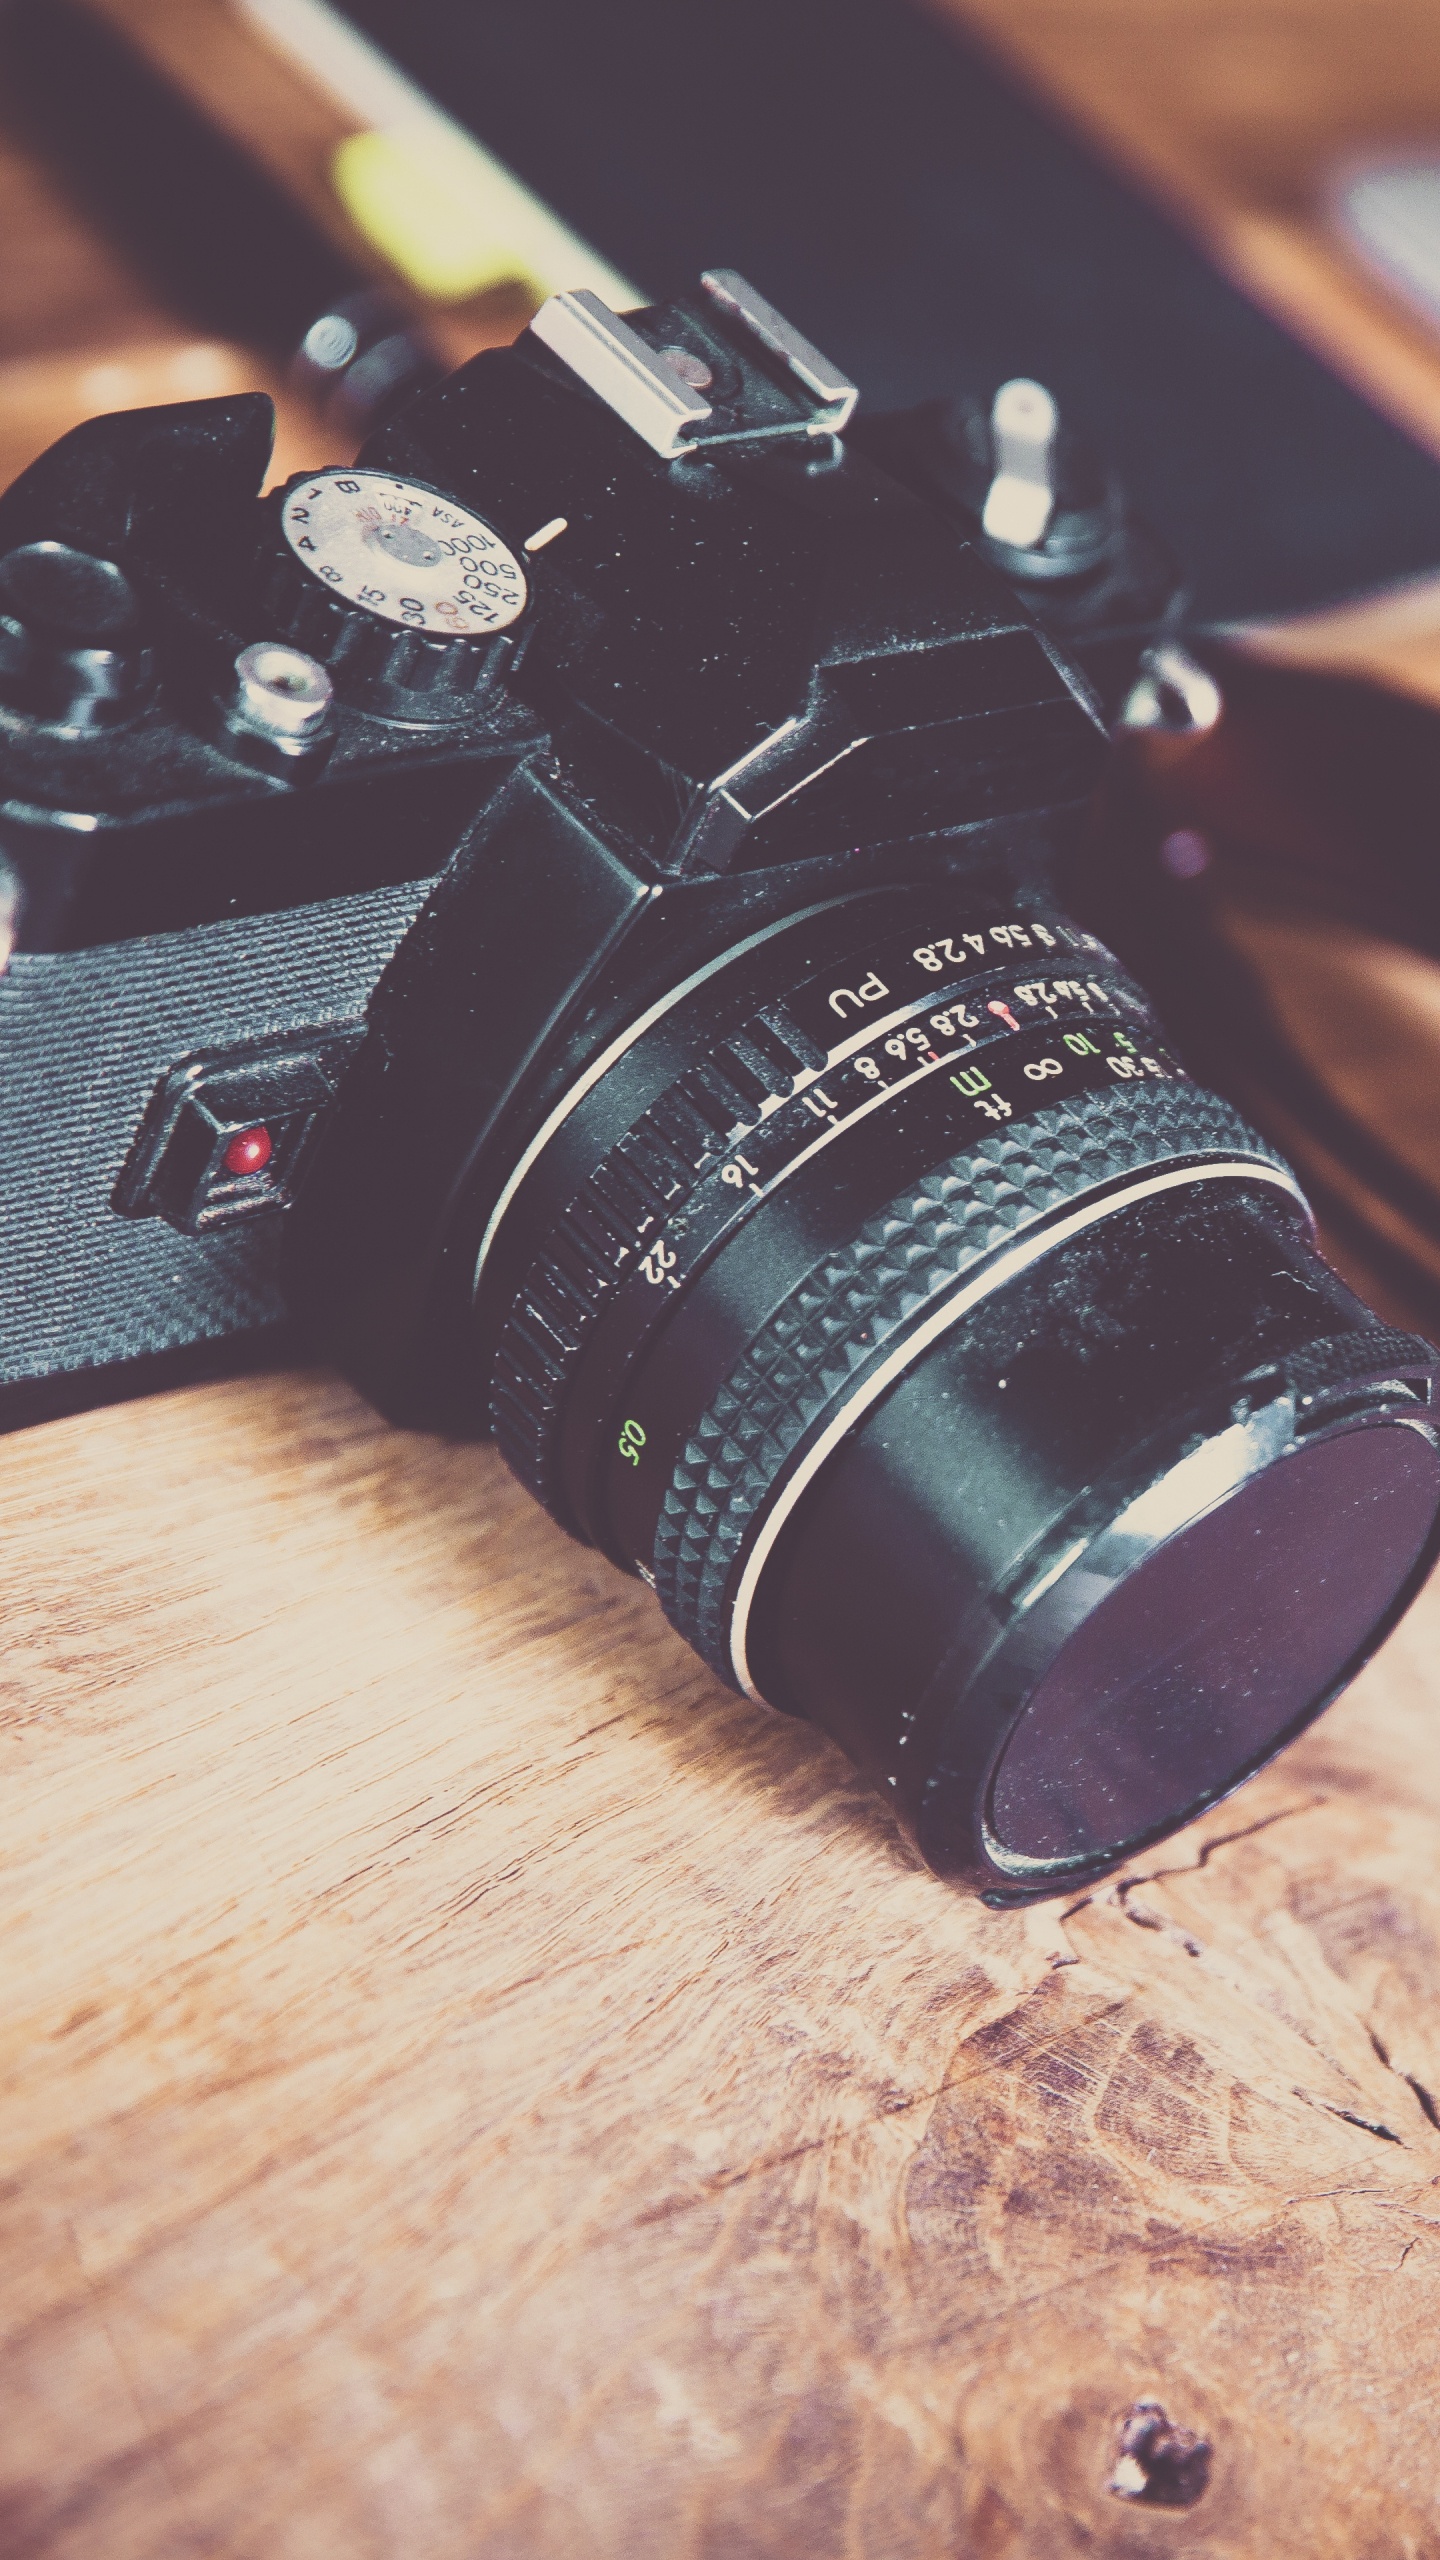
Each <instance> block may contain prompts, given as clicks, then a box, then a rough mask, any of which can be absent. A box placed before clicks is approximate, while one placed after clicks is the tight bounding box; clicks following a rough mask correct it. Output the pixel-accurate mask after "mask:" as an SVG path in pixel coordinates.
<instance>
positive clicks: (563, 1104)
mask: <svg viewBox="0 0 1440 2560" xmlns="http://www.w3.org/2000/svg"><path fill="white" fill-rule="evenodd" d="M871 894H874V893H871ZM861 904H863V894H862V896H861V897H856V896H854V895H853V894H852V895H851V896H849V897H844V898H822V899H821V900H820V902H819V904H818V905H817V906H813V907H802V908H801V909H800V911H799V913H798V914H796V915H790V916H781V917H780V918H779V920H778V921H777V922H776V923H775V924H767V925H765V926H764V927H762V929H761V931H760V932H759V933H752V934H750V935H749V936H748V937H747V938H746V940H745V941H744V942H736V943H733V944H732V945H731V947H730V949H729V950H728V951H722V952H721V953H720V954H719V957H718V958H717V959H714V960H707V961H706V963H705V966H704V968H703V969H696V970H694V971H692V973H691V975H690V976H689V977H688V978H683V979H682V980H681V982H680V984H679V986H678V987H671V988H670V989H669V991H668V992H667V993H666V994H665V995H663V996H658V997H657V998H656V1000H655V1002H654V1004H652V1005H651V1006H650V1007H649V1009H648V1011H646V1012H645V1013H642V1014H640V1015H639V1016H638V1018H637V1019H636V1020H635V1021H634V1022H632V1023H631V1024H630V1025H629V1027H628V1028H627V1029H626V1030H624V1031H622V1032H621V1034H620V1036H619V1038H618V1039H616V1040H612V1041H611V1043H610V1046H609V1048H608V1049H605V1050H602V1052H601V1054H600V1056H599V1057H598V1058H596V1059H595V1060H594V1061H593V1063H592V1064H591V1065H590V1066H588V1067H587V1068H586V1070H585V1073H584V1074H583V1076H581V1077H580V1078H579V1079H578V1080H577V1082H576V1083H574V1084H573V1085H572V1086H571V1087H570V1090H569V1092H568V1093H567V1094H566V1095H565V1096H564V1099H563V1100H562V1101H560V1102H557V1103H556V1105H555V1108H554V1110H553V1111H552V1112H551V1114H550V1117H549V1119H548V1120H546V1121H544V1122H542V1124H541V1126H540V1128H539V1129H537V1130H536V1133H535V1135H534V1137H533V1138H532V1139H531V1141H530V1144H529V1146H528V1147H527V1148H526V1150H525V1152H524V1154H523V1155H522V1157H521V1158H520V1161H519V1163H518V1164H517V1165H516V1167H515V1170H514V1172H513V1173H512V1174H511V1176H510V1179H509V1181H508V1182H507V1183H506V1185H505V1188H504V1190H503V1191H502V1192H501V1194H500V1197H499V1199H498V1200H497V1201H496V1203H495V1206H494V1208H493V1209H492V1210H491V1212H490V1216H489V1220H488V1222H487V1224H486V1228H485V1233H484V1234H483V1236H482V1237H481V1239H480V1250H479V1252H478V1254H477V1255H476V1257H475V1277H474V1280H473V1282H472V1284H471V1296H472V1299H473V1298H475V1297H477V1296H478V1295H479V1290H480V1279H481V1274H482V1273H483V1271H484V1269H485V1265H486V1262H487V1261H488V1259H489V1256H490V1250H491V1247H492V1246H493V1244H494V1242H495V1238H496V1236H497V1235H498V1234H499V1232H500V1222H501V1220H502V1218H503V1217H504V1215H505V1212H506V1210H507V1209H508V1208H509V1206H510V1203H511V1201H512V1200H513V1199H514V1197H515V1194H516V1192H517V1191H518V1190H519V1188H520V1185H521V1183H522V1182H523V1181H524V1180H525V1177H526V1175H527V1174H528V1173H529V1171H530V1168H531V1166H532V1165H533V1164H534V1162H535V1160H536V1158H537V1156H540V1155H542V1154H543V1153H544V1151H545V1149H546V1147H548V1146H549V1144H550V1141H551V1139H552V1138H553V1137H554V1135H555V1132H556V1130H557V1129H559V1128H562V1127H563V1126H564V1124H565V1122H566V1121H567V1120H568V1119H569V1117H570V1114H571V1112H572V1111H574V1110H575V1109H576V1108H577V1106H578V1105H579V1104H580V1103H582V1102H583V1101H584V1099H585V1096H586V1094H587V1093H589V1092H590V1091H591V1090H592V1088H593V1087H594V1086H595V1085H597V1084H598V1083H599V1082H600V1079H601V1077H602V1076H605V1075H608V1074H609V1072H610V1069H611V1068H612V1067H613V1066H616V1065H618V1063H619V1061H620V1060H621V1059H622V1058H623V1057H624V1055H625V1052H626V1050H627V1049H633V1047H634V1046H635V1043H636V1041H637V1040H639V1039H642V1038H643V1037H644V1035H645V1033H646V1032H647V1031H652V1030H653V1029H654V1027H655V1025H656V1023H657V1022H660V1021H662V1020H663V1019H664V1016H665V1015H666V1014H667V1013H669V1012H671V1011H672V1010H673V1008H674V1007H675V1006H676V1005H677V1004H680V1003H682V1002H683V1000H684V998H685V997H686V996H691V995H693V994H694V992H695V990H696V988H697V987H703V986H704V984H705V981H706V979H707V978H713V977H714V975H715V973H716V971H717V970H718V969H728V967H729V965H730V963H731V961H732V960H743V959H744V957H745V954H746V952H747V951H758V949H759V947H760V945H761V943H762V942H772V941H773V940H774V938H775V936H776V934H777V933H788V932H789V930H790V928H791V926H792V925H797V924H805V923H806V922H808V920H809V918H810V917H811V916H823V915H828V914H829V912H830V910H831V909H832V908H833V907H858V906H860V905H861Z"/></svg>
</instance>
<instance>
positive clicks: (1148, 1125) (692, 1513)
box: [653, 1081, 1293, 1687]
mask: <svg viewBox="0 0 1440 2560" xmlns="http://www.w3.org/2000/svg"><path fill="white" fill-rule="evenodd" d="M1215 1156H1221V1157H1224V1158H1227V1159H1231V1158H1235V1157H1237V1156H1238V1157H1239V1158H1241V1159H1242V1161H1243V1160H1247V1159H1248V1160H1251V1161H1253V1162H1254V1163H1255V1164H1256V1166H1257V1169H1258V1168H1259V1167H1261V1166H1266V1167H1273V1168H1274V1169H1275V1170H1277V1171H1278V1172H1280V1173H1281V1174H1282V1175H1285V1176H1286V1178H1287V1180H1292V1181H1293V1177H1291V1176H1290V1175H1289V1169H1288V1167H1287V1166H1286V1164H1285V1161H1284V1159H1283V1157H1281V1156H1280V1155H1278V1154H1277V1153H1276V1152H1275V1150H1274V1149H1273V1148H1271V1147H1270V1146H1269V1145H1267V1143H1266V1141H1265V1140H1264V1139H1263V1138H1261V1137H1259V1136H1258V1135H1257V1134H1256V1132H1255V1131H1254V1130H1253V1129H1251V1128H1250V1127H1249V1126H1248V1124H1247V1123H1246V1122H1245V1121H1244V1120H1242V1119H1241V1117H1240V1115H1239V1113H1238V1112H1236V1111H1233V1110H1232V1109H1231V1108H1230V1106H1229V1104H1228V1103H1225V1102H1222V1101H1220V1100H1219V1099H1218V1097H1217V1096H1215V1095H1214V1094H1210V1093H1207V1092H1205V1091H1204V1089H1203V1088H1201V1087H1197V1086H1195V1085H1193V1084H1190V1083H1189V1082H1188V1081H1186V1082H1185V1083H1182V1084H1161V1085H1153V1086H1148V1087H1146V1088H1144V1089H1143V1090H1142V1089H1137V1088H1135V1087H1131V1088H1129V1089H1127V1090H1126V1091H1125V1092H1123V1093H1115V1094H1110V1093H1094V1094H1089V1095H1083V1096H1080V1097H1077V1099H1076V1100H1075V1101H1074V1102H1072V1103H1070V1104H1068V1105H1062V1106H1060V1107H1057V1108H1056V1109H1054V1110H1051V1111H1048V1112H1046V1113H1044V1114H1043V1115H1041V1116H1040V1117H1038V1118H1037V1119H1035V1120H1030V1121H1025V1122H1022V1123H1020V1124H1019V1125H1018V1126H1016V1127H1015V1128H1013V1129H1011V1130H1006V1129H997V1130H996V1131H995V1132H994V1134H993V1135H991V1136H988V1137H986V1138H984V1139H982V1140H981V1141H980V1142H979V1144H978V1145H977V1146H976V1147H975V1149H974V1150H973V1152H970V1153H967V1154H965V1155H959V1156H952V1157H951V1158H950V1159H949V1161H948V1162H946V1163H944V1164H941V1165H938V1166H937V1167H936V1168H935V1169H934V1171H933V1172H930V1173H928V1174H926V1175H924V1176H923V1177H922V1179H921V1180H919V1181H918V1182H914V1183H912V1184H910V1185H909V1186H908V1188H907V1189H906V1190H905V1191H904V1192H903V1193H902V1194H901V1195H900V1197H899V1198H898V1199H896V1200H893V1201H891V1202H890V1203H889V1205H888V1206H887V1207H886V1208H885V1209H883V1210H881V1211H880V1212H879V1213H878V1215H876V1216H875V1217H872V1218H870V1219H868V1220H867V1221H866V1223H865V1225H864V1226H863V1227H862V1228H861V1229H860V1231H859V1233H858V1234H857V1235H856V1236H855V1237H854V1238H853V1239H852V1240H851V1241H850V1242H849V1243H848V1244H846V1245H844V1246H841V1247H840V1248H838V1249H837V1250H836V1251H834V1252H832V1253H829V1254H827V1255H826V1256H825V1257H824V1259H823V1260H822V1261H821V1262H820V1263H818V1264H817V1265H816V1267H815V1268H814V1269H813V1270H812V1271H811V1272H810V1273H809V1274H808V1275H807V1276H806V1278H805V1279H804V1280H803V1281H801V1282H800V1284H799V1285H798V1287H796V1288H795V1289H794V1290H793V1291H792V1292H791V1295H790V1297H789V1298H788V1299H787V1301H786V1303H785V1305H784V1306H783V1307H782V1308H781V1309H780V1311H779V1313H778V1314H777V1315H776V1316H774V1317H773V1318H772V1319H771V1321H770V1323H769V1324H768V1325H767V1326H766V1328H765V1330H764V1331H763V1333H761V1334H760V1335H759V1336H758V1337H757V1339H756V1340H755V1341H754V1342H753V1343H752V1344H751V1345H750V1347H749V1349H748V1350H747V1351H746V1353H745V1354H744V1356H743V1358H742V1359H741V1360H739V1361H738V1362H737V1363H736V1366H735V1367H734V1369H732V1371H731V1373H730V1376H729V1377H728V1378H727V1380H726V1382H725V1384H724V1386H723V1387H722V1388H721V1389H720V1392H719V1394H718V1395H717V1396H716V1397H715V1399H714V1402H713V1403H712V1404H711V1406H710V1409H709V1411H708V1412H707V1413H706V1414H705V1415H704V1416H703V1417H702V1419H701V1420H700V1422H699V1423H698V1424H697V1425H696V1427H695V1430H694V1431H693V1433H692V1434H691V1436H690V1439H689V1441H688V1443H687V1445H686V1448H685V1450H684V1453H683V1455H682V1457H681V1458H680V1460H679V1462H678V1464H677V1465H676V1467H675V1470H674V1474H673V1476H672V1478H671V1482H670V1486H669V1488H668V1490H667V1492H666V1495H665V1500H664V1504H663V1506H662V1509H661V1514H660V1520H659V1526H658V1529H657V1532H656V1539H655V1549H654V1566H653V1569H654V1575H655V1587H656V1590H657V1592H658V1594H659V1597H660V1601H661V1604H662V1606H663V1608H664V1610H665V1614H666V1616H667V1617H668V1618H669V1619H670V1621H671V1623H672V1625H673V1626H675V1627H677V1628H678V1629H679V1632H680V1633H681V1635H683V1636H684V1637H685V1638H686V1639H687V1641H688V1642H689V1643H690V1644H692V1645H693V1646H694V1647H695V1649H696V1651H697V1652H698V1653H700V1654H701V1655H702V1656H703V1657H704V1659H705V1661H706V1662H708V1663H709V1665H710V1667H711V1669H712V1670H713V1671H715V1672H716V1673H717V1674H718V1675H719V1677H720V1678H721V1679H722V1680H724V1681H726V1682H727V1683H728V1684H729V1685H730V1686H731V1687H735V1686H738V1683H737V1681H736V1678H735V1673H734V1668H733V1665H732V1660H731V1610H732V1602H733V1595H734V1590H735V1585H736V1582H737V1579H738V1576H739V1573H740V1571H741V1569H742V1567H743V1563H744V1559H745V1555H746V1551H747V1549H748V1547H749V1546H750V1544H751V1542H752V1540H753V1538H754V1537H755V1535H756V1534H757V1533H758V1530H759V1528H760V1525H761V1520H762V1515H763V1514H764V1512H765V1510H766V1509H767V1507H768V1505H769V1503H770V1501H771V1499H772V1497H773V1496H774V1495H775V1493H776V1492H777V1490H778V1489H779V1487H780V1486H781V1484H782V1482H783V1480H784V1478H785V1477H786V1475H787V1474H788V1473H789V1470H790V1467H791V1463H792V1460H793V1458H794V1456H795V1453H796V1452H797V1450H798V1449H799V1447H800V1444H801V1443H802V1442H803V1441H805V1440H807V1439H808V1438H809V1437H810V1436H811V1435H812V1433H813V1432H814V1431H815V1430H816V1429H817V1427H820V1426H822V1425H823V1423H824V1421H825V1419H826V1417H827V1416H828V1415H830V1414H831V1413H832V1412H833V1411H835V1410H836V1409H837V1408H839V1407H841V1406H842V1405H843V1403H844V1402H845V1400H846V1395H847V1390H849V1389H851V1387H852V1384H853V1382H854V1381H855V1380H856V1378H857V1375H858V1373H859V1372H861V1371H862V1370H865V1369H867V1368H869V1367H871V1366H872V1365H873V1364H875V1362H876V1359H877V1354H878V1353H879V1352H880V1351H881V1350H882V1349H883V1347H884V1345H885V1344H887V1343H893V1342H895V1341H897V1340H898V1339H899V1338H900V1337H901V1336H903V1334H904V1333H905V1332H906V1331H908V1330H909V1329H911V1328H912V1327H914V1326H916V1325H917V1324H918V1322H919V1321H920V1319H921V1318H922V1317H923V1315H924V1313H925V1311H926V1309H927V1308H929V1307H932V1306H934V1305H935V1304H936V1302H937V1300H938V1299H939V1297H940V1296H941V1295H942V1294H943V1293H944V1292H946V1291H948V1290H949V1289H950V1288H951V1287H952V1285H953V1284H954V1283H955V1282H956V1281H957V1280H959V1279H960V1278H961V1277H962V1275H963V1274H964V1273H965V1272H967V1271H969V1270H971V1269H973V1268H974V1267H975V1266H976V1265H978V1264H979V1263H981V1262H982V1261H984V1260H985V1259H986V1258H987V1257H988V1256H990V1255H991V1254H993V1253H995V1252H996V1251H997V1250H998V1249H1000V1248H1002V1247H1003V1246H1004V1245H1006V1244H1007V1243H1011V1242H1013V1241H1015V1240H1016V1239H1017V1238H1018V1237H1019V1236H1021V1235H1022V1234H1023V1233H1024V1232H1025V1230H1026V1229H1027V1228H1030V1227H1033V1226H1034V1225H1035V1224H1036V1223H1037V1221H1039V1220H1040V1219H1042V1218H1044V1217H1046V1216H1047V1215H1048V1214H1049V1213H1050V1212H1051V1211H1053V1210H1055V1209H1057V1208H1059V1207H1061V1206H1063V1204H1064V1203H1066V1202H1067V1201H1072V1200H1075V1199H1077V1198H1078V1197H1079V1196H1080V1195H1081V1194H1082V1193H1084V1192H1087V1191H1096V1190H1101V1189H1104V1188H1105V1187H1107V1186H1111V1185H1113V1184H1114V1183H1115V1182H1116V1181H1117V1180H1119V1179H1121V1178H1123V1177H1124V1176H1125V1175H1127V1174H1135V1173H1141V1172H1144V1171H1147V1170H1151V1169H1159V1168H1162V1167H1165V1166H1167V1165H1177V1166H1183V1165H1184V1164H1186V1163H1187V1162H1193V1163H1197V1164H1198V1163H1203V1161H1204V1160H1205V1159H1206V1158H1207V1157H1215Z"/></svg>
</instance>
